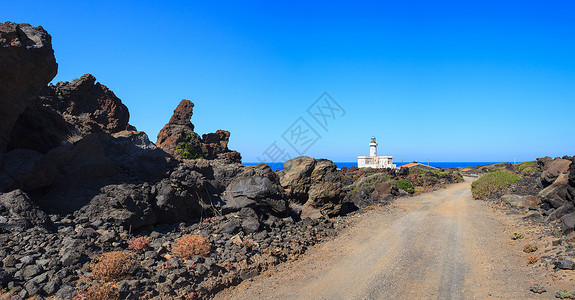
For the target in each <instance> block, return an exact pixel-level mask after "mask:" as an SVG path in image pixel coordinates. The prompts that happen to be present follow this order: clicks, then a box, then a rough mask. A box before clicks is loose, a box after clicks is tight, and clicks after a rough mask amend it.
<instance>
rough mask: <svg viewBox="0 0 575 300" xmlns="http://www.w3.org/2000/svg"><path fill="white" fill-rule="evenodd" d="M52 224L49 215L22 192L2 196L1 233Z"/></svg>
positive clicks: (0, 203) (0, 202)
mask: <svg viewBox="0 0 575 300" xmlns="http://www.w3.org/2000/svg"><path fill="white" fill-rule="evenodd" d="M49 224H50V219H49V218H48V215H47V214H46V213H45V212H43V211H42V210H40V209H38V207H37V206H36V204H34V202H32V200H30V197H28V195H26V193H24V192H23V191H22V190H15V191H12V192H10V193H6V194H0V233H3V232H15V231H23V230H26V229H28V228H31V227H34V226H41V227H46V226H48V225H49Z"/></svg>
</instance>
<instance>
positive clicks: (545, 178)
mask: <svg viewBox="0 0 575 300" xmlns="http://www.w3.org/2000/svg"><path fill="white" fill-rule="evenodd" d="M570 165H571V161H570V160H567V159H563V158H555V159H554V160H553V161H551V162H548V163H545V166H544V171H543V173H541V181H542V183H543V186H548V185H550V184H552V183H553V182H554V181H555V179H557V177H558V176H559V174H564V173H568V172H569V166H570Z"/></svg>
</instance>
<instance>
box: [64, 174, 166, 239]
mask: <svg viewBox="0 0 575 300" xmlns="http://www.w3.org/2000/svg"><path fill="white" fill-rule="evenodd" d="M74 216H75V217H76V218H77V219H79V220H87V221H89V222H95V221H99V220H101V221H102V222H105V223H108V224H115V225H119V226H124V228H132V229H137V228H140V227H143V226H146V225H153V224H155V223H156V215H155V213H154V210H153V206H152V194H151V188H150V186H149V185H148V184H143V185H139V186H136V185H131V184H119V185H109V186H106V187H103V188H102V190H101V193H100V194H99V195H97V196H96V197H94V198H93V199H92V200H91V201H90V203H88V205H86V206H84V207H82V208H81V209H80V210H79V211H77V212H76V213H75V214H74Z"/></svg>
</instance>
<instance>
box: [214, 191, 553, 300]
mask: <svg viewBox="0 0 575 300" xmlns="http://www.w3.org/2000/svg"><path fill="white" fill-rule="evenodd" d="M469 184H470V182H469V181H467V182H464V183H460V184H455V185H452V186H449V187H448V188H447V189H444V190H440V191H436V192H433V193H428V194H423V195H420V196H416V197H408V198H402V199H399V200H397V201H396V202H395V203H394V204H392V205H390V206H388V207H386V208H384V209H381V210H376V211H373V212H370V213H368V214H365V215H362V216H361V217H360V220H359V221H358V223H357V224H356V225H355V226H353V227H352V228H348V229H347V230H345V231H344V232H342V234H341V235H340V236H338V237H337V238H336V239H334V240H333V241H330V242H326V243H324V244H322V245H321V246H319V247H316V248H314V249H312V250H311V251H310V252H309V253H308V254H307V255H306V256H305V258H304V259H302V260H299V261H296V262H293V263H290V264H286V265H284V266H280V267H279V268H278V269H277V270H276V271H273V272H268V273H266V274H263V275H261V276H258V277H256V278H254V279H253V280H251V281H246V282H243V283H242V284H240V285H239V286H238V287H235V288H232V289H229V290H227V291H224V292H222V293H220V294H219V295H217V298H216V299H486V298H503V299H520V298H522V299H524V298H535V299H547V298H549V299H553V298H554V297H553V296H554V293H551V292H548V293H545V294H543V295H538V294H533V293H531V292H529V285H530V282H532V281H534V279H537V277H538V274H537V273H536V270H535V269H534V268H533V267H530V266H528V265H527V264H526V262H525V257H524V255H523V253H521V252H520V251H518V245H513V244H512V241H511V240H510V239H509V236H510V235H511V232H510V231H509V224H506V220H504V219H503V216H502V215H501V214H497V213H496V212H494V211H493V210H492V209H491V208H490V207H489V205H488V203H486V202H483V201H476V200H473V199H472V198H471V194H470V188H469Z"/></svg>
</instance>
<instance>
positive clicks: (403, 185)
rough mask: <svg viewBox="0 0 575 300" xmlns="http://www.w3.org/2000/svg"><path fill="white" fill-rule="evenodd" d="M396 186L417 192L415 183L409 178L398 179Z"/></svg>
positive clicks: (411, 192)
mask: <svg viewBox="0 0 575 300" xmlns="http://www.w3.org/2000/svg"><path fill="white" fill-rule="evenodd" d="M396 186H397V188H399V189H402V190H404V191H406V192H408V193H410V194H413V193H415V187H414V186H413V184H412V183H411V181H409V180H407V179H400V180H398V181H396Z"/></svg>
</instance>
